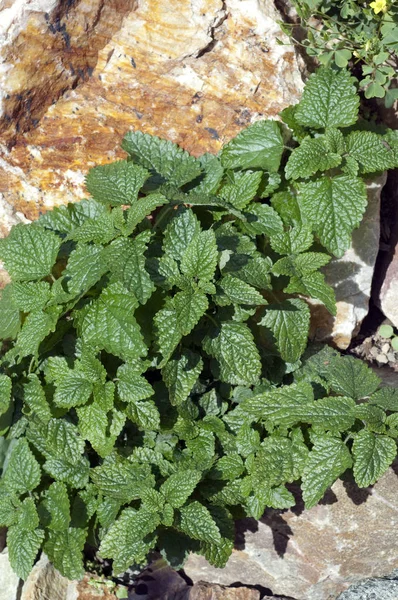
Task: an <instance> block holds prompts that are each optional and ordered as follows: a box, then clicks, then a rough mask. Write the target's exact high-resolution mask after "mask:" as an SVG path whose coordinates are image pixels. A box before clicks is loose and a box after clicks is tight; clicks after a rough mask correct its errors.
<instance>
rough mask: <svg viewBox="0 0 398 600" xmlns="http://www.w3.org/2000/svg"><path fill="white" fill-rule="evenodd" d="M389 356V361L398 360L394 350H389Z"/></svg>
mask: <svg viewBox="0 0 398 600" xmlns="http://www.w3.org/2000/svg"><path fill="white" fill-rule="evenodd" d="M387 358H388V361H389V362H396V361H397V357H396V355H395V353H394V352H389V353H388V354H387Z"/></svg>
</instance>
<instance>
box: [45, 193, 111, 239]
mask: <svg viewBox="0 0 398 600" xmlns="http://www.w3.org/2000/svg"><path fill="white" fill-rule="evenodd" d="M107 210H108V209H107V207H106V206H104V204H102V203H101V202H97V201H96V200H94V199H93V198H89V199H87V198H85V199H84V200H80V202H74V203H70V204H67V205H66V206H65V205H61V206H55V207H54V208H53V209H52V210H49V211H48V212H46V213H45V214H44V215H41V216H40V217H39V219H38V223H39V224H40V225H42V226H44V227H47V228H48V229H53V230H54V231H59V232H60V233H72V231H73V230H74V229H75V228H78V227H80V226H81V225H83V223H85V222H86V221H87V220H88V219H93V220H95V219H97V218H98V217H100V216H101V215H102V214H104V213H105V212H107Z"/></svg>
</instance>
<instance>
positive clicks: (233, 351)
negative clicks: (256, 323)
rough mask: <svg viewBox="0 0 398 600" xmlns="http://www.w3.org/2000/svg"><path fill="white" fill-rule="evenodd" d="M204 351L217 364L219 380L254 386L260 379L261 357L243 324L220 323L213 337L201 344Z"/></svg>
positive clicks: (250, 334) (251, 336)
mask: <svg viewBox="0 0 398 600" xmlns="http://www.w3.org/2000/svg"><path fill="white" fill-rule="evenodd" d="M204 349H205V351H206V352H207V353H208V354H210V355H211V356H213V357H214V358H215V359H216V360H217V361H218V363H219V367H220V379H221V381H225V382H226V383H232V384H233V385H253V384H254V383H256V381H257V379H258V378H259V376H260V373H261V362H260V356H259V353H258V350H257V346H256V344H255V342H254V339H253V335H252V333H251V331H250V329H249V328H248V327H247V325H245V324H244V323H234V322H233V321H226V322H224V323H222V324H221V326H220V328H219V329H218V331H217V332H216V334H215V336H214V337H213V338H209V337H208V338H207V339H206V340H205V341H204Z"/></svg>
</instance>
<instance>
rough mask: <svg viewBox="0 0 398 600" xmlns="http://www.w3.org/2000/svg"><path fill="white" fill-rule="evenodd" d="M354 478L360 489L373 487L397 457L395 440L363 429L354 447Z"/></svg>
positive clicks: (357, 436)
mask: <svg viewBox="0 0 398 600" xmlns="http://www.w3.org/2000/svg"><path fill="white" fill-rule="evenodd" d="M352 453H353V457H354V477H355V481H356V482H357V484H358V485H359V487H368V486H369V485H373V484H374V483H376V481H377V480H378V479H379V478H380V477H381V476H382V475H383V473H385V472H386V471H387V469H388V467H389V466H390V465H391V463H392V461H393V460H394V459H395V457H396V455H397V444H396V442H395V440H393V439H392V438H390V437H387V436H385V435H376V434H374V433H372V432H371V431H367V430H366V429H362V431H360V432H359V433H357V434H356V436H355V438H354V444H353V446H352Z"/></svg>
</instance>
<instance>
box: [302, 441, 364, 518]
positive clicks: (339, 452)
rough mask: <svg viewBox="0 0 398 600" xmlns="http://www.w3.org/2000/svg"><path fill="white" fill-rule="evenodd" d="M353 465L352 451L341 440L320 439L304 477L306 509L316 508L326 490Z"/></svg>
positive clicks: (311, 453) (310, 457)
mask: <svg viewBox="0 0 398 600" xmlns="http://www.w3.org/2000/svg"><path fill="white" fill-rule="evenodd" d="M351 465H352V459H351V454H350V451H349V450H348V448H347V446H346V445H345V444H344V443H343V442H342V441H341V440H339V439H336V438H332V437H320V438H319V439H318V440H317V441H316V442H315V444H314V447H313V448H312V450H311V452H310V454H309V457H308V461H307V464H306V466H305V469H304V473H303V476H302V485H301V489H302V491H303V498H304V502H305V506H306V508H307V509H308V508H311V507H312V506H315V504H317V502H319V500H320V499H321V498H322V496H323V495H324V493H325V492H326V490H327V489H328V488H329V487H330V486H331V485H332V484H333V483H334V482H335V480H336V479H337V478H338V477H339V476H340V475H341V474H342V473H344V471H346V469H348V468H350V467H351Z"/></svg>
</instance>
